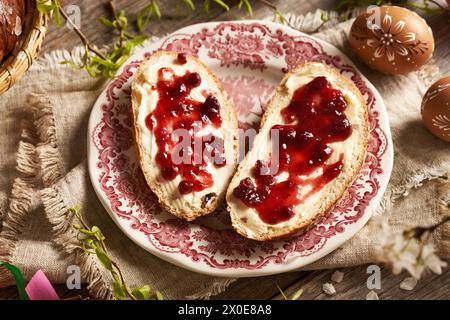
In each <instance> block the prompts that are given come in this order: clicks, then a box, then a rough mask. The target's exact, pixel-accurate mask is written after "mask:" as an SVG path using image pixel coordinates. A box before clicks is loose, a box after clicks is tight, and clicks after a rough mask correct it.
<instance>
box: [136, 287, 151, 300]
mask: <svg viewBox="0 0 450 320" xmlns="http://www.w3.org/2000/svg"><path fill="white" fill-rule="evenodd" d="M131 294H132V295H133V296H135V297H136V299H138V300H149V299H150V297H151V294H152V289H151V288H150V286H148V285H145V286H142V287H139V288H135V289H134V290H133V291H132V292H131Z"/></svg>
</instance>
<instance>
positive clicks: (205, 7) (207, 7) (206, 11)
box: [203, 0, 210, 14]
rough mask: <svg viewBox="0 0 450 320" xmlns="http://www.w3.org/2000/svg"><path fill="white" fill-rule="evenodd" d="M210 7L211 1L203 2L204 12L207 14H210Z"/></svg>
mask: <svg viewBox="0 0 450 320" xmlns="http://www.w3.org/2000/svg"><path fill="white" fill-rule="evenodd" d="M209 5H210V2H209V0H205V1H203V11H204V12H205V13H206V14H208V13H209Z"/></svg>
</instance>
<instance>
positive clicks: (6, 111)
mask: <svg viewBox="0 0 450 320" xmlns="http://www.w3.org/2000/svg"><path fill="white" fill-rule="evenodd" d="M289 20H290V22H291V24H293V25H295V26H296V27H297V28H300V29H303V30H305V29H306V31H308V30H312V29H314V28H315V27H316V26H317V25H319V24H320V23H321V21H320V12H316V13H314V14H309V15H307V16H302V17H293V16H291V17H289ZM349 27H350V24H349V23H348V22H347V23H342V24H338V25H333V26H332V27H330V28H328V29H327V30H324V31H321V32H319V33H317V34H316V36H318V37H320V38H322V39H325V40H327V41H329V42H331V43H333V44H334V45H336V46H337V47H339V48H340V49H342V50H343V51H345V52H346V53H347V54H349V55H350V56H351V57H353V56H352V55H351V53H350V52H349V50H348V45H347V43H346V34H347V32H348V29H349ZM75 51H76V52H73V53H72V56H70V54H69V53H68V52H53V53H52V54H49V55H47V56H46V57H43V58H42V59H41V61H39V62H37V63H35V64H34V65H33V68H32V69H31V70H30V71H29V72H28V73H27V74H26V76H25V77H24V78H23V79H22V80H21V81H20V83H18V84H17V85H16V86H15V87H14V88H12V89H11V90H10V91H9V92H7V93H6V94H4V95H2V96H1V100H0V101H1V102H0V110H1V112H2V116H1V117H0V118H1V119H0V121H1V124H0V137H1V144H0V168H1V174H0V209H1V211H0V212H1V214H2V217H3V227H2V229H1V233H0V260H4V261H10V262H12V263H14V264H16V265H19V266H20V267H21V268H22V269H23V270H24V272H25V274H26V276H27V277H30V276H31V275H33V274H34V272H35V271H36V270H38V269H42V270H44V272H45V273H46V274H47V276H48V277H49V278H50V280H51V281H53V282H54V283H65V281H66V278H67V274H66V268H67V266H68V265H71V264H76V265H79V266H80V267H81V269H82V275H83V279H84V280H85V281H87V282H88V283H89V289H90V292H91V295H92V296H94V297H97V298H112V289H111V286H110V284H111V279H110V277H109V275H108V273H107V272H105V270H104V269H103V268H102V267H101V266H100V265H99V264H98V263H97V261H96V260H95V258H94V257H92V256H84V255H81V254H80V250H79V249H77V240H76V239H75V236H74V233H73V231H72V229H71V220H70V219H69V218H68V216H67V214H66V211H67V208H68V207H71V206H73V205H76V204H80V205H81V206H82V214H83V216H84V218H85V219H86V220H87V221H88V223H89V224H91V225H98V226H100V227H101V229H102V230H103V232H104V234H105V235H106V238H107V246H108V248H109V251H110V253H111V255H112V257H113V259H115V260H116V261H117V262H118V264H119V265H120V266H121V269H122V270H123V272H124V276H125V278H126V280H127V281H128V283H129V284H130V285H141V284H151V285H152V286H154V287H155V288H157V289H159V290H161V291H162V293H163V294H164V296H165V297H166V298H169V299H174V298H179V299H183V298H208V297H210V296H212V295H215V294H218V293H220V292H222V291H223V290H225V289H226V287H227V286H228V285H229V284H230V283H232V282H233V281H234V280H235V279H226V278H217V277H209V276H205V275H200V274H196V273H193V272H190V271H187V270H183V269H180V268H178V267H176V266H174V265H171V264H169V263H167V262H165V261H163V260H161V259H158V258H156V257H154V256H152V255H151V254H148V253H146V252H145V251H144V250H143V249H141V248H140V247H138V246H137V245H135V244H133V243H132V242H131V241H130V240H129V239H128V238H127V237H126V236H125V235H124V234H123V233H122V232H121V231H120V230H119V229H118V228H117V226H116V225H115V224H114V222H113V221H112V220H111V219H110V217H109V215H108V214H107V213H106V211H105V210H104V209H103V207H102V205H101V204H100V202H99V201H98V199H97V198H96V196H95V192H94V190H93V188H92V186H91V182H90V181H89V178H88V173H87V167H86V148H87V146H86V144H87V139H86V136H87V122H88V117H89V114H90V111H91V108H92V106H93V104H94V102H95V100H96V99H97V97H98V95H99V94H100V92H101V90H102V88H103V87H104V85H105V82H104V81H103V80H102V79H92V78H90V77H89V76H87V75H86V73H85V72H84V71H74V70H72V69H70V68H67V67H63V66H60V65H58V64H57V63H56V62H57V61H61V60H63V59H68V58H71V57H72V58H73V57H76V56H77V55H79V50H75ZM447 57H448V53H447ZM362 70H363V72H364V73H365V74H366V76H368V78H369V79H370V80H371V81H372V83H373V84H374V85H375V86H376V87H377V88H378V90H379V91H380V93H381V95H382V96H383V98H384V101H385V103H386V106H387V108H388V112H389V117H390V122H391V128H392V136H393V140H394V147H395V165H394V170H393V173H392V178H391V182H390V184H389V187H388V190H387V192H386V194H385V196H384V198H383V201H382V206H381V207H380V210H379V212H383V214H385V215H389V221H390V224H391V225H392V226H393V227H394V228H397V229H398V228H404V227H412V226H427V225H430V224H433V223H436V222H437V221H439V220H440V219H441V218H442V217H443V216H444V215H446V214H450V212H449V205H450V204H449V203H450V184H449V181H448V178H449V172H450V144H449V143H445V142H443V141H440V140H438V139H436V138H435V137H433V136H432V135H430V134H429V133H428V132H427V130H426V129H425V128H424V126H423V125H422V123H421V120H420V103H421V98H422V95H423V94H424V92H425V90H426V88H427V86H428V85H429V84H430V82H431V81H433V80H434V79H435V78H438V77H439V76H440V74H439V71H438V69H437V67H435V66H434V65H433V64H432V63H431V64H429V65H428V66H427V67H425V68H424V69H422V70H421V72H417V73H411V74H409V75H407V76H398V77H392V76H390V77H388V76H382V75H380V74H377V73H375V72H372V71H369V70H368V69H366V68H363V69H362ZM433 241H434V243H435V245H436V247H437V248H438V250H439V254H440V255H441V256H442V257H444V258H449V257H450V227H449V226H448V224H447V225H446V226H443V227H441V228H439V229H437V230H436V232H435V233H434V234H433ZM377 242H378V239H377V234H376V228H375V225H374V223H373V222H369V223H368V224H367V225H366V226H365V227H364V228H363V229H362V230H361V231H360V232H359V233H358V234H357V235H356V236H354V237H353V238H352V239H351V240H350V241H348V242H347V243H346V244H344V245H343V246H342V247H341V248H339V249H338V250H336V251H335V252H333V253H332V254H330V255H328V256H327V257H325V258H323V259H322V260H320V261H318V262H316V263H314V264H313V265H310V266H308V267H307V268H305V269H320V268H335V267H347V266H353V265H358V264H364V263H369V262H375V263H376V262H377V261H378V260H377V256H376V252H375V248H376V244H377ZM12 283H13V282H12V279H11V278H10V277H9V275H8V274H7V273H6V272H5V271H4V270H0V287H2V286H8V285H11V284H12Z"/></svg>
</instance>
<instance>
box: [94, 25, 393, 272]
mask: <svg viewBox="0 0 450 320" xmlns="http://www.w3.org/2000/svg"><path fill="white" fill-rule="evenodd" d="M233 24H234V25H240V26H242V27H244V26H245V25H247V26H249V25H250V26H251V25H261V26H264V27H266V28H267V29H274V30H276V31H278V29H279V30H280V32H282V33H283V32H284V33H285V34H286V36H288V35H289V36H292V37H295V38H297V37H302V38H304V39H309V41H311V42H314V43H317V44H318V45H319V46H321V47H323V52H325V54H330V51H331V52H333V54H332V55H331V56H332V57H339V59H342V60H344V61H345V66H348V67H349V68H351V69H352V70H354V72H355V75H357V76H359V77H360V80H361V84H362V85H365V87H367V89H368V90H369V92H370V93H371V94H373V98H374V102H373V103H374V107H373V108H374V109H376V112H378V118H377V121H378V122H379V123H378V127H377V128H379V129H380V130H381V131H382V132H383V133H384V138H385V139H386V141H385V143H386V146H385V147H386V149H385V150H384V151H383V152H382V153H381V155H380V166H382V171H383V172H382V173H380V176H379V181H378V183H379V186H378V189H377V192H376V194H375V195H374V196H373V197H372V198H371V199H369V203H368V204H367V207H366V208H364V209H362V216H361V217H359V218H358V219H357V220H356V221H355V222H354V223H352V224H350V225H348V226H346V229H345V230H344V231H343V232H342V233H339V232H337V233H336V234H335V235H333V236H331V237H330V238H328V239H327V241H325V242H324V244H323V246H321V247H320V248H318V249H317V250H318V251H315V252H313V253H311V254H309V255H306V256H298V257H292V258H291V257H289V258H288V257H287V256H286V257H285V258H284V260H282V261H281V262H280V263H266V264H263V265H261V266H260V267H257V268H253V269H246V268H234V267H233V261H229V264H228V265H230V267H228V268H217V267H214V266H213V265H211V264H208V262H207V261H206V262H205V261H195V262H194V261H193V260H195V259H200V260H201V257H200V258H198V257H188V256H184V255H182V254H180V253H168V252H164V251H161V250H159V249H156V248H155V247H153V246H152V245H148V239H147V238H144V237H143V236H142V234H140V233H139V232H138V231H137V230H133V229H131V228H130V223H129V222H126V221H124V220H123V219H121V218H120V217H118V216H117V215H116V214H115V213H114V212H113V210H112V208H111V199H108V198H107V197H106V196H105V192H104V190H102V188H101V187H100V185H99V181H98V179H99V177H98V157H99V152H98V151H99V149H98V148H97V146H96V143H95V137H94V133H95V132H96V130H99V123H100V122H99V120H100V119H101V117H99V114H100V109H101V107H102V105H103V103H104V101H105V96H107V93H108V90H110V86H111V85H112V83H114V81H118V80H117V79H116V80H113V81H111V82H110V83H108V84H107V85H106V86H105V89H104V91H103V92H102V93H101V94H100V96H99V98H98V100H97V101H96V103H95V105H94V107H93V108H92V111H91V116H90V119H89V124H88V167H89V176H90V179H91V182H92V184H93V187H94V190H95V192H96V194H97V196H98V198H99V200H100V202H101V203H102V205H103V206H104V207H105V209H106V211H107V212H108V214H109V215H110V216H111V217H112V219H113V221H114V222H115V223H116V224H117V225H118V227H119V228H120V229H121V230H122V232H124V233H125V235H127V236H128V237H129V238H130V239H131V240H132V241H133V242H135V243H136V244H138V245H139V246H141V247H142V248H144V249H145V250H146V251H148V252H149V253H151V254H153V255H155V256H157V257H159V258H162V259H163V260H166V261H168V262H170V263H172V264H175V265H177V266H180V267H182V268H185V269H188V270H191V271H194V272H198V273H203V274H208V275H215V276H227V277H250V276H262V275H269V274H277V273H282V272H287V271H292V270H296V269H298V268H300V267H303V266H305V265H308V264H310V263H312V262H314V261H316V260H318V259H320V258H322V257H324V256H326V255H327V254H329V253H331V252H332V251H334V250H335V249H337V248H338V247H339V246H341V245H343V244H344V243H345V242H346V241H348V240H349V239H350V238H351V237H353V236H354V235H355V234H356V233H357V232H358V231H359V230H360V229H361V228H362V227H363V226H364V225H365V224H366V223H367V221H368V220H369V219H370V217H371V216H372V214H373V212H374V210H375V208H376V207H377V206H378V204H379V202H380V200H381V197H382V195H383V194H384V192H385V190H386V187H387V184H388V181H389V178H390V174H391V171H392V166H393V144H392V138H391V133H390V126H389V119H388V115H387V111H386V107H385V105H384V103H383V100H382V98H381V95H380V94H379V93H378V91H377V90H376V88H375V87H374V86H373V85H372V84H371V83H370V82H369V81H368V80H367V78H365V77H364V75H363V74H362V73H361V72H360V71H359V70H358V69H357V67H356V66H355V65H354V64H353V63H352V62H351V61H350V59H349V58H347V57H346V56H345V54H343V53H342V52H341V51H340V50H339V49H337V48H336V47H334V46H333V45H331V44H329V43H327V42H325V41H323V40H321V39H318V38H315V37H314V36H310V35H307V34H304V33H302V32H299V31H296V30H293V29H291V28H289V27H287V26H284V25H281V24H278V23H273V22H267V21H259V20H244V21H223V22H208V23H199V24H195V25H191V26H188V27H184V28H182V29H180V30H177V31H175V32H174V33H172V34H170V35H168V36H166V37H163V38H161V39H159V40H158V41H156V42H154V43H152V44H150V45H149V46H148V47H147V48H142V49H140V50H138V51H137V52H136V53H135V54H134V55H133V56H132V57H130V58H129V59H128V61H127V62H126V63H125V64H124V65H123V67H122V68H121V69H120V70H119V71H118V73H117V75H123V74H127V75H128V78H130V77H131V76H132V72H131V71H130V70H131V68H132V67H130V65H133V64H134V65H136V63H137V62H136V60H139V59H141V58H140V57H142V56H143V55H144V52H149V51H152V50H157V48H159V49H161V47H160V46H163V45H164V43H165V42H166V41H168V39H170V38H171V37H175V36H177V35H183V34H191V35H192V34H194V30H197V34H198V33H199V30H209V28H210V29H214V28H217V27H218V26H221V25H225V26H227V25H228V26H230V25H233ZM244 67H245V65H244ZM128 78H126V79H125V80H120V81H122V82H121V84H124V83H126V81H127V80H128ZM118 79H120V77H119V78H118ZM113 90H114V89H111V91H113ZM112 93H113V92H112ZM375 105H376V107H375ZM97 132H98V131H97ZM161 224H164V222H162V223H161ZM144 239H145V241H146V242H145V243H144ZM152 244H153V243H152ZM313 248H314V247H313ZM287 255H289V253H288V254H287ZM249 259H250V258H249ZM294 260H295V261H294ZM226 261H227V260H226ZM198 262H202V263H198Z"/></svg>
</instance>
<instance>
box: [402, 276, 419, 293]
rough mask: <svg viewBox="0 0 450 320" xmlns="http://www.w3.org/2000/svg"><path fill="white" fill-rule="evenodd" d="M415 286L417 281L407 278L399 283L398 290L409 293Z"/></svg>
mask: <svg viewBox="0 0 450 320" xmlns="http://www.w3.org/2000/svg"><path fill="white" fill-rule="evenodd" d="M416 285H417V279H416V278H413V277H408V278H405V279H404V280H403V281H402V282H401V283H400V289H402V290H406V291H411V290H413V289H414V288H415V287H416Z"/></svg>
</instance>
